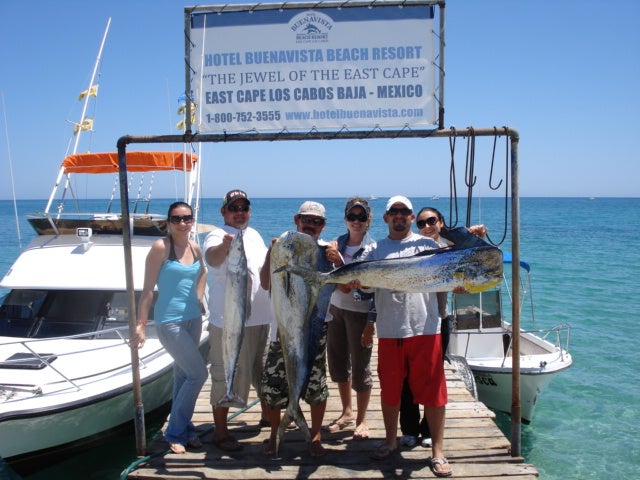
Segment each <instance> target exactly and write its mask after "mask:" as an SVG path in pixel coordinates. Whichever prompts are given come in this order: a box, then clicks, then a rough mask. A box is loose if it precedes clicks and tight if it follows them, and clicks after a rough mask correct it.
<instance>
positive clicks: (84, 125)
mask: <svg viewBox="0 0 640 480" xmlns="http://www.w3.org/2000/svg"><path fill="white" fill-rule="evenodd" d="M110 25H111V17H109V19H108V20H107V26H106V28H105V29H104V34H103V35H102V41H101V42H100V48H99V50H98V55H97V57H96V61H95V63H94V65H93V71H92V72H91V79H90V80H89V87H88V88H87V90H85V91H84V92H82V94H81V95H84V96H83V97H81V98H83V99H84V102H83V104H82V114H81V115H80V121H79V122H78V123H75V124H74V132H75V137H76V138H75V141H74V144H73V149H72V150H71V154H76V153H78V143H79V142H80V135H81V133H82V132H83V130H91V129H92V128H93V124H92V122H87V120H88V119H86V118H85V116H86V114H87V107H88V105H89V97H92V96H97V85H95V86H94V84H93V82H94V81H95V78H96V74H97V72H98V67H99V66H100V59H101V58H102V51H103V50H104V45H105V43H106V41H107V34H108V33H109V26H110ZM76 130H77V131H76ZM67 154H69V152H67ZM64 174H65V169H64V167H60V170H59V171H58V178H56V183H55V185H54V187H53V191H52V192H51V195H50V196H49V201H48V202H47V206H46V207H45V209H44V213H45V214H48V213H49V209H50V208H51V204H52V203H53V198H54V196H55V194H56V191H57V190H58V187H59V186H60V182H61V181H62V177H63V175H64ZM68 187H69V176H68V175H67V176H66V179H65V184H64V190H65V191H66V190H67V188H68ZM60 210H61V209H60V207H58V214H60Z"/></svg>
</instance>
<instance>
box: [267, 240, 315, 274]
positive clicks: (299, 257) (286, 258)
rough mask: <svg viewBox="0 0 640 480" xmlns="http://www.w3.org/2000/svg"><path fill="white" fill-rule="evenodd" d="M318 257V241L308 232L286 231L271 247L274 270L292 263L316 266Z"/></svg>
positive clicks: (310, 266)
mask: <svg viewBox="0 0 640 480" xmlns="http://www.w3.org/2000/svg"><path fill="white" fill-rule="evenodd" d="M317 258H318V243H317V242H316V240H315V239H314V238H313V237H311V236H310V235H307V234H306V233H300V232H293V231H289V232H284V233H283V234H282V235H280V237H279V238H278V239H277V240H276V242H275V243H274V244H273V246H272V247H271V268H272V271H273V270H277V269H279V268H280V267H283V266H285V265H291V264H296V265H299V266H301V267H306V268H315V266H316V261H317Z"/></svg>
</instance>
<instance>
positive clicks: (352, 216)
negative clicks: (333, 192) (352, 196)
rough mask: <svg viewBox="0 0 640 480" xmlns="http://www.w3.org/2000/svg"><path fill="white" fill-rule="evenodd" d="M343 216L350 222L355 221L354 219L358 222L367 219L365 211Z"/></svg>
mask: <svg viewBox="0 0 640 480" xmlns="http://www.w3.org/2000/svg"><path fill="white" fill-rule="evenodd" d="M345 218H346V219H347V220H348V221H350V222H355V221H356V220H358V221H359V222H366V221H367V220H369V217H368V216H367V214H366V213H349V214H348V215H347V216H346V217H345Z"/></svg>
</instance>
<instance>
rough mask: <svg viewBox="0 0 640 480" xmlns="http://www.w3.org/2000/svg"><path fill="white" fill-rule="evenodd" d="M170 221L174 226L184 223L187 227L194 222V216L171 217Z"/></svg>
mask: <svg viewBox="0 0 640 480" xmlns="http://www.w3.org/2000/svg"><path fill="white" fill-rule="evenodd" d="M169 221H170V222H171V223H173V224H174V225H178V224H179V223H180V222H184V223H186V224H187V225H188V224H190V223H192V222H193V215H182V216H181V215H171V216H170V217H169Z"/></svg>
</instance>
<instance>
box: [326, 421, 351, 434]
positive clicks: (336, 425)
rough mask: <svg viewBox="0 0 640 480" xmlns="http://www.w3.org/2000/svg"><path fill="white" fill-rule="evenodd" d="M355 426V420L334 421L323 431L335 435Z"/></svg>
mask: <svg viewBox="0 0 640 480" xmlns="http://www.w3.org/2000/svg"><path fill="white" fill-rule="evenodd" d="M353 424H354V421H353V420H340V419H338V420H334V421H333V422H331V423H330V424H329V425H325V426H324V427H322V429H323V430H324V431H325V432H330V433H335V432H338V431H340V430H344V429H345V428H347V427H349V426H351V425H353Z"/></svg>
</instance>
